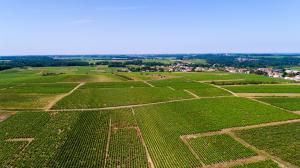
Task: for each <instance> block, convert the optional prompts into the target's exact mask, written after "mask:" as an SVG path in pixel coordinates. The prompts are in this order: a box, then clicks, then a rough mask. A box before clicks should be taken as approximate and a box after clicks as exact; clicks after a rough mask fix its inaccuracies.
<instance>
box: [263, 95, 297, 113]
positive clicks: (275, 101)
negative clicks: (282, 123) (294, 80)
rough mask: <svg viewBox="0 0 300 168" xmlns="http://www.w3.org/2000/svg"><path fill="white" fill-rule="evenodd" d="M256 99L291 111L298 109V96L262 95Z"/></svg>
mask: <svg viewBox="0 0 300 168" xmlns="http://www.w3.org/2000/svg"><path fill="white" fill-rule="evenodd" d="M257 100H260V101H263V102H266V103H269V104H272V105H274V106H278V107H281V108H284V109H287V110H291V111H300V103H299V102H300V98H299V97H264V98H257Z"/></svg>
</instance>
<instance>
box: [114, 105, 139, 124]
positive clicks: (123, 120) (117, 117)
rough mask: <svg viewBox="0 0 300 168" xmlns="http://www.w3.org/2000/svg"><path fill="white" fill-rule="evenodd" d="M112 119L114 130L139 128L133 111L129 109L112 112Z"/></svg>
mask: <svg viewBox="0 0 300 168" xmlns="http://www.w3.org/2000/svg"><path fill="white" fill-rule="evenodd" d="M109 112H110V117H111V122H112V127H113V128H125V127H132V126H137V124H136V121H135V118H134V117H133V114H132V111H131V109H129V108H125V109H118V110H110V111H109Z"/></svg>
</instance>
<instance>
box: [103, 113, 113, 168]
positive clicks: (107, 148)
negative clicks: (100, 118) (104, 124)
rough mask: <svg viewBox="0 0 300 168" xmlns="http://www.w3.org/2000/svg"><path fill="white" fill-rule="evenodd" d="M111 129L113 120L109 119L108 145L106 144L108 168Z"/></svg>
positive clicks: (105, 161) (105, 162)
mask: <svg viewBox="0 0 300 168" xmlns="http://www.w3.org/2000/svg"><path fill="white" fill-rule="evenodd" d="M111 129H112V124H111V118H109V129H108V135H107V143H106V148H105V160H104V167H106V164H107V159H108V157H109V155H108V151H109V144H110V137H111Z"/></svg>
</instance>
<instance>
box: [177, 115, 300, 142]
mask: <svg viewBox="0 0 300 168" xmlns="http://www.w3.org/2000/svg"><path fill="white" fill-rule="evenodd" d="M296 122H300V119H293V120H286V121H277V122H269V123H262V124H256V125H248V126H244V127H232V128H225V129H222V130H219V131H212V132H205V133H199V134H190V135H182V137H183V138H185V139H191V138H198V137H206V136H213V135H220V134H227V133H230V132H233V131H240V130H247V129H253V128H262V127H269V126H275V125H283V124H288V123H296Z"/></svg>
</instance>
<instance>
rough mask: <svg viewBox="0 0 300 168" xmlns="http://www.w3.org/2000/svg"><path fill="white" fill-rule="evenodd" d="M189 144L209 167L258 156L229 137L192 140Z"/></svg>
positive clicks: (208, 137) (214, 136) (207, 137)
mask: <svg viewBox="0 0 300 168" xmlns="http://www.w3.org/2000/svg"><path fill="white" fill-rule="evenodd" d="M188 143H189V144H190V145H191V147H192V148H193V150H194V151H195V152H196V153H197V155H198V156H199V157H200V159H201V161H202V162H203V163H205V164H207V165H210V164H214V163H219V162H225V161H230V160H237V159H242V158H247V157H250V156H255V155H256V153H254V152H253V151H252V150H250V149H248V148H246V147H244V146H243V145H242V144H240V143H239V142H237V141H235V140H234V139H233V138H231V137H230V136H229V135H213V136H206V137H199V138H192V139H190V140H189V141H188Z"/></svg>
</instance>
